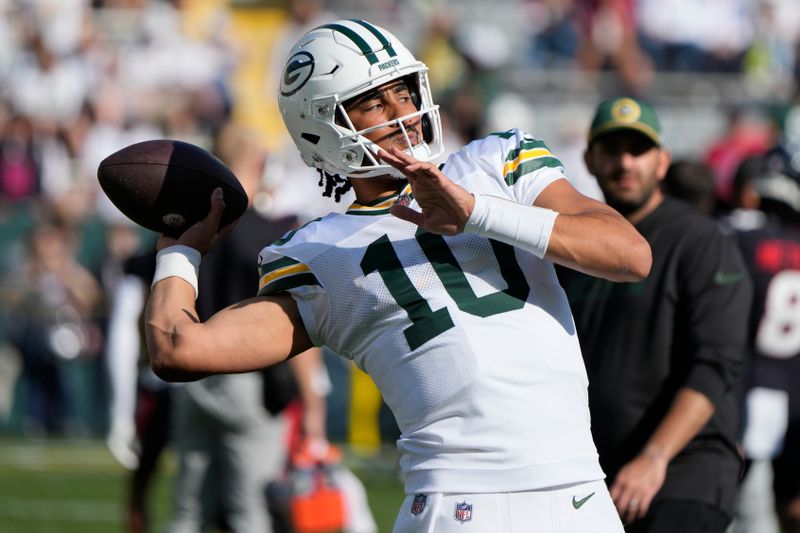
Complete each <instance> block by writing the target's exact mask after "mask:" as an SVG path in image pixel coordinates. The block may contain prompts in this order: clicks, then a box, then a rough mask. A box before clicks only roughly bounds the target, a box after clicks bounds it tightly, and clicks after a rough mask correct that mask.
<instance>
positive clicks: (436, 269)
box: [259, 130, 603, 494]
mask: <svg viewBox="0 0 800 533" xmlns="http://www.w3.org/2000/svg"><path fill="white" fill-rule="evenodd" d="M442 170H443V172H444V173H445V174H446V175H447V176H448V177H449V178H450V179H452V180H453V181H454V182H456V183H458V184H459V185H461V186H462V187H464V188H465V189H467V190H469V191H470V192H473V193H487V194H492V195H496V196H502V197H505V198H510V199H513V200H515V201H517V202H519V203H523V204H528V205H530V204H532V203H533V201H534V199H535V198H536V197H537V196H538V194H539V193H540V192H541V191H542V190H543V189H544V188H545V187H547V186H548V185H549V184H550V183H552V182H553V181H555V180H557V179H562V178H563V168H562V167H561V163H560V162H559V161H558V159H556V158H555V157H554V156H553V154H551V153H550V151H549V150H548V148H547V147H546V146H545V144H544V143H543V142H542V141H539V140H537V139H534V138H533V137H530V136H529V135H527V134H524V133H522V132H520V131H518V130H511V131H508V132H504V133H500V134H493V135H490V136H488V137H486V138H484V139H480V140H477V141H474V142H472V143H470V144H469V145H467V146H465V147H464V148H463V149H461V150H460V151H459V152H457V153H455V154H454V155H452V156H450V157H449V158H448V160H447V162H446V163H445V165H444V166H443V169H442ZM396 201H401V202H409V205H410V206H412V207H416V208H417V209H419V206H418V205H417V204H416V203H415V202H414V200H413V195H412V192H411V187H410V186H409V185H407V184H406V186H405V187H404V188H403V189H402V190H400V191H398V193H397V194H394V195H392V196H389V197H384V198H381V199H380V200H377V201H375V202H373V203H372V204H370V205H363V204H359V203H355V204H353V205H352V206H351V207H350V209H349V210H348V211H347V212H346V213H343V214H330V215H327V216H325V217H323V218H320V219H317V220H314V221H312V222H310V223H308V224H306V225H305V226H304V227H302V228H300V229H299V230H296V231H294V232H290V233H289V234H287V235H286V236H284V237H283V238H282V239H281V240H279V241H278V242H276V243H274V244H273V245H271V246H268V247H266V248H265V249H264V250H263V251H262V252H261V254H260V256H259V270H260V274H261V279H260V283H259V294H261V295H269V294H275V293H278V292H281V291H288V292H289V293H290V294H292V296H293V297H294V299H295V300H296V302H297V305H298V307H299V310H300V314H301V317H302V320H303V322H304V324H305V327H306V330H307V332H308V335H309V336H310V338H311V339H312V341H313V342H314V344H315V345H327V346H329V347H330V348H331V349H333V350H334V351H335V352H337V353H339V354H340V355H342V356H344V357H347V358H350V359H352V360H353V361H355V363H356V364H357V365H358V366H359V367H360V368H361V369H363V370H364V371H365V372H367V373H368V374H369V375H370V376H371V377H372V379H373V380H374V381H375V383H376V385H377V386H378V388H379V389H380V391H381V393H382V394H383V397H384V399H385V401H386V403H387V405H388V406H389V407H390V408H391V410H392V412H393V413H394V415H395V418H396V419H397V423H398V425H399V427H400V430H401V432H402V433H401V436H400V439H399V441H398V448H399V450H400V452H401V454H402V455H401V459H400V466H401V469H402V471H403V474H404V477H405V481H406V492H407V493H409V494H411V493H418V492H462V493H463V492H511V491H523V490H532V489H538V488H544V487H553V486H557V485H566V484H569V483H577V482H585V481H591V480H597V479H602V478H603V473H602V471H601V469H600V466H599V463H598V459H597V452H596V450H595V447H594V443H593V441H592V437H591V433H590V428H589V425H590V424H589V409H588V403H587V378H586V371H585V369H584V366H583V359H582V357H581V352H580V347H579V345H578V340H577V337H576V334H575V327H574V323H573V320H572V315H571V313H570V310H569V306H568V304H567V300H566V297H565V295H564V292H563V291H562V289H561V287H560V285H559V284H558V281H557V279H556V275H555V271H554V269H553V265H552V263H550V262H549V261H546V260H542V259H539V258H537V257H535V256H534V255H532V254H529V253H527V252H524V251H521V250H518V249H515V248H513V247H512V246H509V245H507V244H503V243H500V242H497V241H493V240H489V239H486V238H483V237H479V236H476V235H472V234H459V235H456V236H452V237H445V236H441V235H435V234H431V233H427V232H424V231H422V230H420V229H419V228H418V227H417V226H416V225H414V224H411V223H409V222H405V221H403V220H400V219H398V218H396V217H394V216H392V215H391V214H389V208H390V207H391V206H392V204H394V203H395V202H396Z"/></svg>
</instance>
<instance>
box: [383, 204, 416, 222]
mask: <svg viewBox="0 0 800 533" xmlns="http://www.w3.org/2000/svg"><path fill="white" fill-rule="evenodd" d="M390 213H391V214H392V215H394V216H396V217H397V218H399V219H402V220H405V221H407V222H411V223H413V224H416V225H417V226H421V225H422V221H423V216H422V213H420V212H419V211H415V210H414V209H411V208H410V207H408V206H407V205H399V204H394V205H393V206H392V208H391V210H390Z"/></svg>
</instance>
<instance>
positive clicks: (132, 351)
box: [106, 275, 145, 427]
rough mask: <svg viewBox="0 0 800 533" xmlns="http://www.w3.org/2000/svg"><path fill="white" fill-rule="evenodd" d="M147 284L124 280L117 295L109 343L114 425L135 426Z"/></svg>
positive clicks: (108, 355) (111, 320)
mask: <svg viewBox="0 0 800 533" xmlns="http://www.w3.org/2000/svg"><path fill="white" fill-rule="evenodd" d="M144 295H145V282H144V281H143V280H142V279H141V278H139V277H138V276H133V275H127V276H124V277H123V278H122V280H121V281H120V282H119V285H118V286H117V288H116V289H115V291H114V296H113V302H112V306H111V316H110V319H109V324H108V338H107V340H106V357H107V360H108V374H109V382H110V385H111V402H110V418H111V425H112V426H115V425H121V427H125V426H128V425H131V426H132V425H133V423H134V416H135V412H136V380H137V376H138V371H137V367H138V364H139V354H140V353H141V337H140V335H139V317H140V316H141V313H142V309H143V308H144V301H145V298H144Z"/></svg>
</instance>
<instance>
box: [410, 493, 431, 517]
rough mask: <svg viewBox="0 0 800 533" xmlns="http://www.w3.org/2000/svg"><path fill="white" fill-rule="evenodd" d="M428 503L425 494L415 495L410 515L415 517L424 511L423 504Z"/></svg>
mask: <svg viewBox="0 0 800 533" xmlns="http://www.w3.org/2000/svg"><path fill="white" fill-rule="evenodd" d="M427 501H428V496H427V494H415V495H414V502H413V503H412V504H411V514H413V515H414V516H417V515H418V514H420V513H421V512H422V511H424V510H425V504H426V503H427Z"/></svg>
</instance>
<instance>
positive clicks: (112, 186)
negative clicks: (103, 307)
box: [97, 139, 248, 237]
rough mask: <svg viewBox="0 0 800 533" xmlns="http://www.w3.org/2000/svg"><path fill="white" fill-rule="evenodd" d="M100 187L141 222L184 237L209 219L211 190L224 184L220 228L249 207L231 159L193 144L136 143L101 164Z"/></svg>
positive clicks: (167, 233)
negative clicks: (226, 161)
mask: <svg viewBox="0 0 800 533" xmlns="http://www.w3.org/2000/svg"><path fill="white" fill-rule="evenodd" d="M97 179H98V181H99V182H100V187H101V188H102V189H103V192H104V193H105V194H106V196H108V198H109V199H110V200H111V202H112V203H113V204H114V205H115V206H116V207H117V208H118V209H119V210H120V211H122V213H123V214H124V215H125V216H127V217H128V218H130V219H131V220H132V221H134V222H136V223H137V224H139V225H140V226H144V227H145V228H147V229H150V230H153V231H155V232H157V233H164V234H165V235H168V236H170V237H179V236H180V235H181V233H183V232H184V231H185V230H186V229H187V228H188V227H189V226H191V225H192V224H194V223H196V222H198V221H200V220H202V219H204V218H205V217H206V215H207V214H208V211H209V209H210V202H211V200H210V198H211V192H212V191H213V190H214V189H215V188H216V187H222V190H223V194H224V198H225V212H224V214H223V215H222V221H221V222H220V227H225V226H227V225H228V224H230V223H231V222H233V221H235V220H237V219H238V218H239V217H240V216H242V214H244V212H245V210H246V209H247V204H248V200H247V193H246V192H245V190H244V188H243V187H242V184H241V183H239V180H238V179H237V178H236V176H235V175H234V174H233V172H231V170H230V169H229V168H228V167H227V166H225V164H224V163H223V162H222V161H220V160H219V159H217V158H216V157H214V156H213V155H211V154H210V153H209V152H207V151H206V150H204V149H202V148H200V147H198V146H195V145H193V144H189V143H185V142H181V141H175V140H168V139H157V140H151V141H144V142H140V143H136V144H132V145H130V146H127V147H125V148H123V149H122V150H119V151H118V152H114V153H113V154H111V155H110V156H108V157H106V158H105V159H104V160H103V161H102V162H101V163H100V166H99V167H98V168H97Z"/></svg>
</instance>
